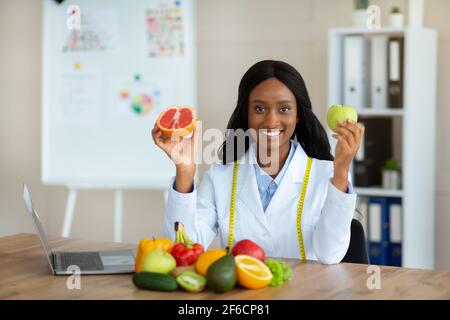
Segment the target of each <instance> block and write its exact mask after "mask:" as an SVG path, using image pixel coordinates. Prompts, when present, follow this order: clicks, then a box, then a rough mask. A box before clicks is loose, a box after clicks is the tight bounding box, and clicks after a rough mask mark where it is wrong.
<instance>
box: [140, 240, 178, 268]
mask: <svg viewBox="0 0 450 320" xmlns="http://www.w3.org/2000/svg"><path fill="white" fill-rule="evenodd" d="M172 247H173V243H172V240H170V239H167V238H156V239H155V238H153V239H147V238H145V239H142V240H141V241H140V242H139V246H138V249H137V253H136V263H135V270H136V272H141V267H142V262H143V261H144V258H145V256H146V255H147V253H149V252H151V251H154V250H163V251H166V252H170V250H172Z"/></svg>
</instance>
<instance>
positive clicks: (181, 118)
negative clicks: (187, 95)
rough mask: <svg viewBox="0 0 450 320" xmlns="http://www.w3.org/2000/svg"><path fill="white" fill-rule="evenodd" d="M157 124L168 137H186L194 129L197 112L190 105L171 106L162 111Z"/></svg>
mask: <svg viewBox="0 0 450 320" xmlns="http://www.w3.org/2000/svg"><path fill="white" fill-rule="evenodd" d="M156 125H157V126H158V128H159V129H160V130H161V132H162V134H163V135H164V136H166V137H168V138H170V137H172V136H176V137H186V136H188V135H191V134H192V131H193V130H194V127H195V112H194V110H193V109H192V108H191V107H188V106H181V107H178V106H173V107H169V108H167V109H165V110H164V111H163V112H161V114H160V115H159V117H158V120H157V122H156Z"/></svg>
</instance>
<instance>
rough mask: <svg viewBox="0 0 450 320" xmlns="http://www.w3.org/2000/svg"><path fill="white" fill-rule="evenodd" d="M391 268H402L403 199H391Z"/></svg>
mask: <svg viewBox="0 0 450 320" xmlns="http://www.w3.org/2000/svg"><path fill="white" fill-rule="evenodd" d="M388 263H389V265H390V266H396V267H401V266H402V199H401V198H390V199H389V261H388Z"/></svg>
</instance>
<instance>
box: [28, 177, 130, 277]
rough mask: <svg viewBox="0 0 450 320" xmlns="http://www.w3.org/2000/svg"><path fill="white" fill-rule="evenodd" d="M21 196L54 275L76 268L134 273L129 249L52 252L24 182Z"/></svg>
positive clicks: (97, 272) (99, 272) (68, 272)
mask: <svg viewBox="0 0 450 320" xmlns="http://www.w3.org/2000/svg"><path fill="white" fill-rule="evenodd" d="M22 197H23V201H24V202H25V207H26V208H27V212H28V214H29V215H30V217H31V220H32V222H33V225H34V228H35V229H36V232H37V234H38V236H39V239H40V241H41V244H42V247H43V248H44V252H45V255H46V256H47V261H48V263H49V265H50V268H51V271H52V273H53V274H54V275H71V274H73V273H74V271H76V272H78V270H79V271H80V274H115V273H134V262H135V260H134V251H133V250H131V249H127V250H108V251H81V252H62V251H61V252H54V251H53V250H52V248H51V247H50V244H49V242H48V240H47V236H46V234H45V231H44V228H43V227H42V223H41V221H40V219H39V216H38V214H37V212H36V210H35V209H34V207H33V203H32V201H31V196H30V193H29V192H28V188H27V185H26V184H24V185H23V192H22Z"/></svg>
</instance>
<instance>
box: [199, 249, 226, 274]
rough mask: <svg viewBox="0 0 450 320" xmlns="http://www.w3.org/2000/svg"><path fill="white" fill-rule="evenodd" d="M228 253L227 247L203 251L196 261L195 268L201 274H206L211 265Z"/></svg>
mask: <svg viewBox="0 0 450 320" xmlns="http://www.w3.org/2000/svg"><path fill="white" fill-rule="evenodd" d="M226 254H227V251H226V250H225V249H214V250H208V251H206V252H203V253H202V254H201V255H200V256H199V257H198V259H197V262H196V263H195V270H196V271H197V272H198V273H200V274H201V275H203V276H206V272H207V271H208V268H209V266H210V265H212V264H213V263H214V262H216V261H217V260H219V259H220V258H222V257H223V256H224V255H226Z"/></svg>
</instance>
